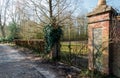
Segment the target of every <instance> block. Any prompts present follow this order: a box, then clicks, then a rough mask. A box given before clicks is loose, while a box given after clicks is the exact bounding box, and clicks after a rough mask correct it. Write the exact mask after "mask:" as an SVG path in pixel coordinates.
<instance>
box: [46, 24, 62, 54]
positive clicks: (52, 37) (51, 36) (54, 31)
mask: <svg viewBox="0 0 120 78" xmlns="http://www.w3.org/2000/svg"><path fill="white" fill-rule="evenodd" d="M62 34H63V33H62V29H61V27H60V26H58V28H54V26H52V25H47V26H45V28H44V38H45V50H46V52H50V50H51V49H52V47H53V46H54V44H55V43H58V42H59V41H60V38H61V36H62Z"/></svg>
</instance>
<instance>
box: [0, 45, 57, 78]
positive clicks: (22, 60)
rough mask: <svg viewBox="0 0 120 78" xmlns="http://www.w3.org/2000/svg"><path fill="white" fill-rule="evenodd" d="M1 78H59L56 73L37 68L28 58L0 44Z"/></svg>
mask: <svg viewBox="0 0 120 78" xmlns="http://www.w3.org/2000/svg"><path fill="white" fill-rule="evenodd" d="M0 78H57V77H56V74H54V72H52V71H50V70H48V69H45V68H43V67H41V68H40V67H37V65H36V64H34V63H33V62H32V61H31V60H28V59H27V56H25V55H22V54H20V52H19V51H18V50H16V49H13V48H12V47H10V46H8V45H5V44H0Z"/></svg>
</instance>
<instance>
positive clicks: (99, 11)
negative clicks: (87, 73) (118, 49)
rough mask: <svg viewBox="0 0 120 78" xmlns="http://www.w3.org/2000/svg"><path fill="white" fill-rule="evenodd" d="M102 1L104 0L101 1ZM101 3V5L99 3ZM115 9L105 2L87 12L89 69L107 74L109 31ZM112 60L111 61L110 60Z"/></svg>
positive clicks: (108, 71) (109, 66)
mask: <svg viewBox="0 0 120 78" xmlns="http://www.w3.org/2000/svg"><path fill="white" fill-rule="evenodd" d="M102 2H104V0H103V1H102ZM100 4H102V5H100ZM115 13H116V11H115V10H114V9H113V8H112V7H110V6H107V5H106V4H105V3H104V4H103V3H99V6H97V7H96V8H95V9H94V10H93V11H92V12H91V13H89V14H88V37H89V38H88V48H89V69H90V70H93V69H96V70H97V71H100V72H102V73H106V74H109V73H110V71H111V69H112V65H111V64H110V62H109V61H110V57H111V55H110V44H109V43H110V31H111V26H112V19H113V17H112V15H114V14H115ZM111 62H112V61H111Z"/></svg>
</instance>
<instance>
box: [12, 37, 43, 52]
mask: <svg viewBox="0 0 120 78" xmlns="http://www.w3.org/2000/svg"><path fill="white" fill-rule="evenodd" d="M14 42H15V44H16V45H19V46H22V47H26V48H29V49H32V50H37V51H40V52H44V41H43V40H39V39H34V40H22V39H16V40H14Z"/></svg>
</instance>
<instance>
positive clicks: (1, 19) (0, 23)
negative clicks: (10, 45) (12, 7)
mask: <svg viewBox="0 0 120 78" xmlns="http://www.w3.org/2000/svg"><path fill="white" fill-rule="evenodd" d="M9 2H10V0H0V29H1V34H2V37H3V38H5V37H6V34H5V26H6V21H7V10H8V7H9Z"/></svg>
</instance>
